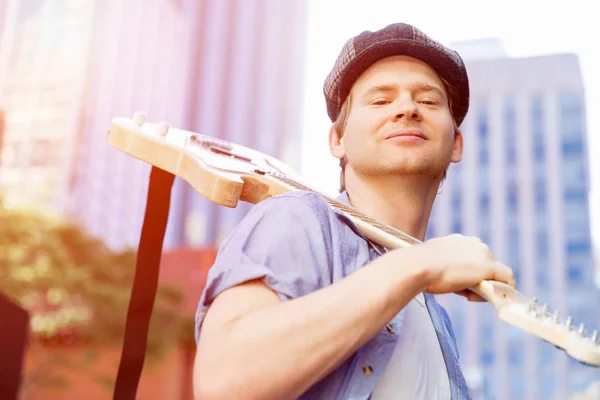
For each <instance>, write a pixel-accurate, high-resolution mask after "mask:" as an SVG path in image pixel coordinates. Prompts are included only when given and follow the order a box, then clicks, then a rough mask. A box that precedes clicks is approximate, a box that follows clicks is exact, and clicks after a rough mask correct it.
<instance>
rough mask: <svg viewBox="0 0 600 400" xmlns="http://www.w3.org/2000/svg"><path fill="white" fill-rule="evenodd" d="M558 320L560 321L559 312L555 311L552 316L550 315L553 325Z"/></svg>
mask: <svg viewBox="0 0 600 400" xmlns="http://www.w3.org/2000/svg"><path fill="white" fill-rule="evenodd" d="M559 319H560V312H559V311H555V312H554V315H552V321H553V322H554V323H555V324H558V321H559Z"/></svg>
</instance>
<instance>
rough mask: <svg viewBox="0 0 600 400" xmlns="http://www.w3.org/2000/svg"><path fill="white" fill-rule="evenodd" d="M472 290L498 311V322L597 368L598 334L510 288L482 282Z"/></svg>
mask: <svg viewBox="0 0 600 400" xmlns="http://www.w3.org/2000/svg"><path fill="white" fill-rule="evenodd" d="M471 290H473V291H474V292H475V293H477V294H479V295H480V296H482V297H483V298H485V299H486V300H487V301H488V302H489V303H491V304H492V305H493V306H494V307H495V308H496V310H497V311H498V317H499V318H500V320H502V321H504V322H506V323H508V324H511V325H513V326H515V327H517V328H519V329H521V330H524V331H526V332H529V333H531V334H533V335H535V336H537V337H539V338H541V339H543V340H545V341H546V342H548V343H551V344H553V345H554V346H556V347H557V348H559V349H561V350H564V351H565V352H566V353H567V354H568V355H569V356H571V357H572V358H574V359H576V360H577V361H580V362H582V363H584V364H588V365H592V366H596V367H598V366H600V344H599V343H598V331H596V330H595V331H593V332H591V333H590V332H588V331H587V330H586V328H585V326H584V325H583V324H580V325H578V326H574V325H573V320H572V318H571V317H567V318H564V319H563V318H561V317H560V313H559V312H558V311H550V310H549V308H548V305H546V304H544V305H540V304H538V302H537V300H536V299H529V298H527V297H525V296H523V295H522V294H521V293H519V292H518V291H517V290H516V289H514V288H513V287H512V286H509V285H507V284H505V283H501V282H496V281H483V282H481V283H480V284H478V285H476V286H474V287H473V288H472V289H471Z"/></svg>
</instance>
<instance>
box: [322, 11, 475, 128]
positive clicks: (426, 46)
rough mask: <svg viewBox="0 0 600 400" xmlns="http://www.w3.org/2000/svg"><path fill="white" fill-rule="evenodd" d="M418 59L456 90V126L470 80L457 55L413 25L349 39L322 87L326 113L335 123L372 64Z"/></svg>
mask: <svg viewBox="0 0 600 400" xmlns="http://www.w3.org/2000/svg"><path fill="white" fill-rule="evenodd" d="M396 55H405V56H410V57H414V58H416V59H419V60H421V61H423V62H425V63H426V64H428V65H429V66H430V67H431V68H433V69H434V70H435V71H436V72H437V73H438V75H439V76H440V77H442V78H443V79H445V80H446V81H447V82H448V83H449V84H450V85H451V86H452V87H453V88H454V89H455V91H456V95H457V96H456V98H455V99H453V102H452V110H451V112H452V115H453V116H454V119H455V120H456V123H457V125H460V124H461V123H462V121H463V120H464V118H465V116H466V114H467V111H468V110H469V78H468V76H467V69H466V67H465V64H464V62H463V60H462V58H461V57H460V55H459V54H458V53H457V52H456V51H454V50H451V49H449V48H447V47H446V46H444V45H442V44H441V43H438V42H436V41H435V40H433V39H431V38H430V37H429V36H427V35H425V34H424V33H423V32H421V31H420V30H419V29H417V28H415V27H414V26H411V25H408V24H404V23H396V24H391V25H388V26H386V27H385V28H383V29H380V30H378V31H364V32H362V33H361V34H360V35H358V36H356V37H353V38H352V39H350V40H348V41H347V42H346V44H344V47H343V48H342V51H341V52H340V54H339V56H338V58H337V60H336V62H335V65H334V67H333V70H332V71H331V72H330V73H329V75H328V76H327V79H326V80H325V84H324V86H323V92H324V94H325V101H326V104H327V114H328V115H329V118H331V121H332V122H334V121H335V120H336V119H337V117H338V115H339V113H340V108H341V107H342V104H343V103H344V101H345V100H346V97H347V96H348V94H349V93H350V89H351V88H352V85H353V84H354V82H355V81H356V80H357V79H358V78H359V77H360V75H361V74H362V73H363V72H365V71H366V70H367V69H368V68H369V67H370V66H371V65H373V64H374V63H376V62H377V61H379V60H381V59H383V58H386V57H391V56H396Z"/></svg>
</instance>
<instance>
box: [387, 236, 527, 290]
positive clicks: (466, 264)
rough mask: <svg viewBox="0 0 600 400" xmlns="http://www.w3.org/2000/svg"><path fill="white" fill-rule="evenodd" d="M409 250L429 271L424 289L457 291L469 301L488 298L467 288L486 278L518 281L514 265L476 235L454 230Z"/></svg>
mask: <svg viewBox="0 0 600 400" xmlns="http://www.w3.org/2000/svg"><path fill="white" fill-rule="evenodd" d="M405 250H408V249H405ZM410 250H411V251H413V252H414V253H413V254H414V256H415V257H416V260H415V262H416V263H417V265H420V266H422V267H423V268H425V269H426V270H427V271H428V272H429V274H428V275H429V279H428V283H427V284H426V285H425V288H424V290H423V291H425V292H428V293H432V294H442V293H457V294H460V295H462V296H465V297H466V298H467V299H469V300H470V301H485V300H484V299H483V298H481V297H480V296H479V295H477V294H475V293H473V292H471V291H470V290H468V288H469V287H472V286H475V285H476V284H478V283H479V282H481V281H483V280H494V281H500V282H504V283H507V284H508V285H510V286H512V287H515V285H516V282H515V277H514V274H513V271H512V269H510V268H509V267H507V266H506V265H504V264H503V263H501V262H500V261H498V260H496V258H495V257H494V255H493V254H492V252H491V251H490V248H489V247H488V246H487V245H486V244H485V243H483V242H482V241H481V240H480V239H479V238H477V237H470V236H463V235H459V234H453V235H449V236H445V237H440V238H435V239H431V240H428V241H427V242H425V243H423V244H421V245H417V246H413V247H412V248H410ZM392 253H393V252H392Z"/></svg>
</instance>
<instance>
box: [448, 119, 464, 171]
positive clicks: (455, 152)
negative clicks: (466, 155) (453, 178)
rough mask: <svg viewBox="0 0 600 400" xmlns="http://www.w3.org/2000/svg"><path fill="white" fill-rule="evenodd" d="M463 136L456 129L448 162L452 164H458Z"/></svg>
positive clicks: (460, 157)
mask: <svg viewBox="0 0 600 400" xmlns="http://www.w3.org/2000/svg"><path fill="white" fill-rule="evenodd" d="M463 146H464V143H463V134H462V132H461V130H460V129H458V128H456V131H455V133H454V147H453V149H452V158H451V159H450V161H452V162H453V163H457V162H460V160H462V156H463Z"/></svg>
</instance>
